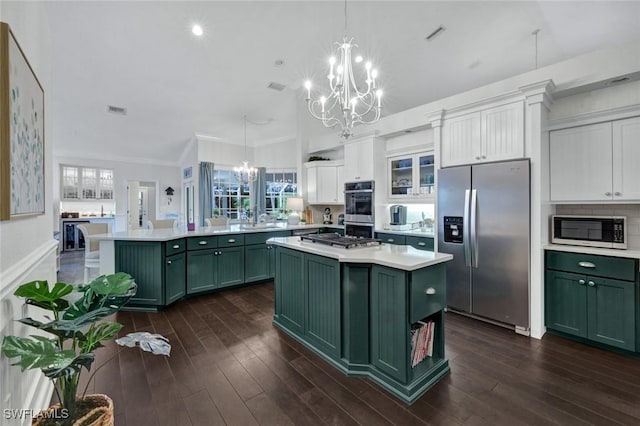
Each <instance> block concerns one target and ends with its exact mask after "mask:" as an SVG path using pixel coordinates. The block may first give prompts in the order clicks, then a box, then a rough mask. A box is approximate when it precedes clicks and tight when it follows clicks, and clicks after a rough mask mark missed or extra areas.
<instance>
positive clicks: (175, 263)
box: [164, 253, 187, 305]
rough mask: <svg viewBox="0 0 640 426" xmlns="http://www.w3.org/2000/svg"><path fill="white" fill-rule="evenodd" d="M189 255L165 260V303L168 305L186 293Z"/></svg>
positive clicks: (175, 255) (176, 255)
mask: <svg viewBox="0 0 640 426" xmlns="http://www.w3.org/2000/svg"><path fill="white" fill-rule="evenodd" d="M186 273H187V255H186V254H185V253H180V254H174V255H173V256H168V257H167V258H166V259H165V270H164V282H165V289H164V291H165V294H164V301H165V304H166V305H168V304H170V303H173V302H175V301H176V300H179V299H181V298H182V297H183V296H184V295H185V293H186V287H187V284H186V278H187V277H186Z"/></svg>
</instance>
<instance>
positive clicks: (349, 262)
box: [267, 237, 453, 404]
mask: <svg viewBox="0 0 640 426" xmlns="http://www.w3.org/2000/svg"><path fill="white" fill-rule="evenodd" d="M267 242H268V243H269V244H271V245H273V246H275V247H276V250H275V252H276V254H275V256H276V258H275V268H276V270H275V315H274V319H273V323H274V325H276V326H277V327H278V328H280V329H281V330H283V331H284V332H286V333H287V334H289V335H290V336H292V337H293V338H295V339H296V340H297V341H299V342H301V343H302V344H304V345H305V346H306V347H308V348H309V349H311V350H312V351H314V352H315V353H316V354H318V355H319V356H321V357H322V358H324V359H325V360H326V361H328V362H329V363H331V364H332V365H333V366H335V367H336V368H337V369H339V370H340V371H342V372H344V373H345V374H348V375H354V376H366V377H368V378H370V379H371V380H373V381H374V382H376V383H377V384H379V385H380V386H382V387H383V388H384V389H386V390H387V391H389V392H391V393H392V394H393V395H395V396H396V397H398V398H399V399H401V400H403V401H404V402H406V403H409V404H411V403H413V402H414V401H415V400H416V399H417V398H419V397H420V395H422V394H423V393H424V392H426V391H427V390H428V389H429V388H430V387H432V386H433V385H434V384H435V383H437V382H438V381H439V380H440V379H441V378H442V377H443V376H444V375H446V374H447V373H448V372H449V362H448V361H447V359H446V358H445V354H444V308H445V306H446V264H445V263H446V262H448V261H450V260H451V259H453V256H451V255H449V254H442V253H435V252H432V251H424V250H418V249H416V248H414V247H411V246H406V245H391V244H382V245H380V246H375V247H358V248H350V249H344V248H339V247H331V246H326V245H320V244H318V243H314V242H309V241H301V239H300V238H299V237H275V238H271V239H269V240H268V241H267ZM428 354H430V355H428Z"/></svg>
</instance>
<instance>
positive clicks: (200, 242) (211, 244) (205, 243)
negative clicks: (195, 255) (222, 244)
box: [187, 237, 218, 250]
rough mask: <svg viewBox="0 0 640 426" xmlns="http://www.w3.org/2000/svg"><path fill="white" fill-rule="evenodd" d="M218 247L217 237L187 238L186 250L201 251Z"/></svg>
mask: <svg viewBox="0 0 640 426" xmlns="http://www.w3.org/2000/svg"><path fill="white" fill-rule="evenodd" d="M216 247H218V237H191V238H187V250H203V249H211V248H216Z"/></svg>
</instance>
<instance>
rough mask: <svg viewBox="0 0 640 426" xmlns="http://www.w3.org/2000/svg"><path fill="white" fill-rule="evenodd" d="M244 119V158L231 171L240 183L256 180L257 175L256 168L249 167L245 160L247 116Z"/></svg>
mask: <svg viewBox="0 0 640 426" xmlns="http://www.w3.org/2000/svg"><path fill="white" fill-rule="evenodd" d="M243 119H244V158H245V160H244V161H243V162H242V166H240V167H234V168H233V171H234V172H235V174H236V179H238V182H240V183H241V184H243V183H249V182H253V181H254V180H256V178H257V177H258V169H256V168H255V167H249V162H248V161H247V160H246V158H247V116H246V115H245V116H244V117H243Z"/></svg>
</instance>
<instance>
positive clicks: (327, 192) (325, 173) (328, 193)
mask: <svg viewBox="0 0 640 426" xmlns="http://www.w3.org/2000/svg"><path fill="white" fill-rule="evenodd" d="M317 176H318V177H317V181H316V188H317V189H316V191H317V193H318V194H317V197H318V199H317V201H318V202H319V203H322V202H327V203H337V202H338V193H337V188H338V180H337V178H338V176H337V171H336V167H334V166H330V167H317Z"/></svg>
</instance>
